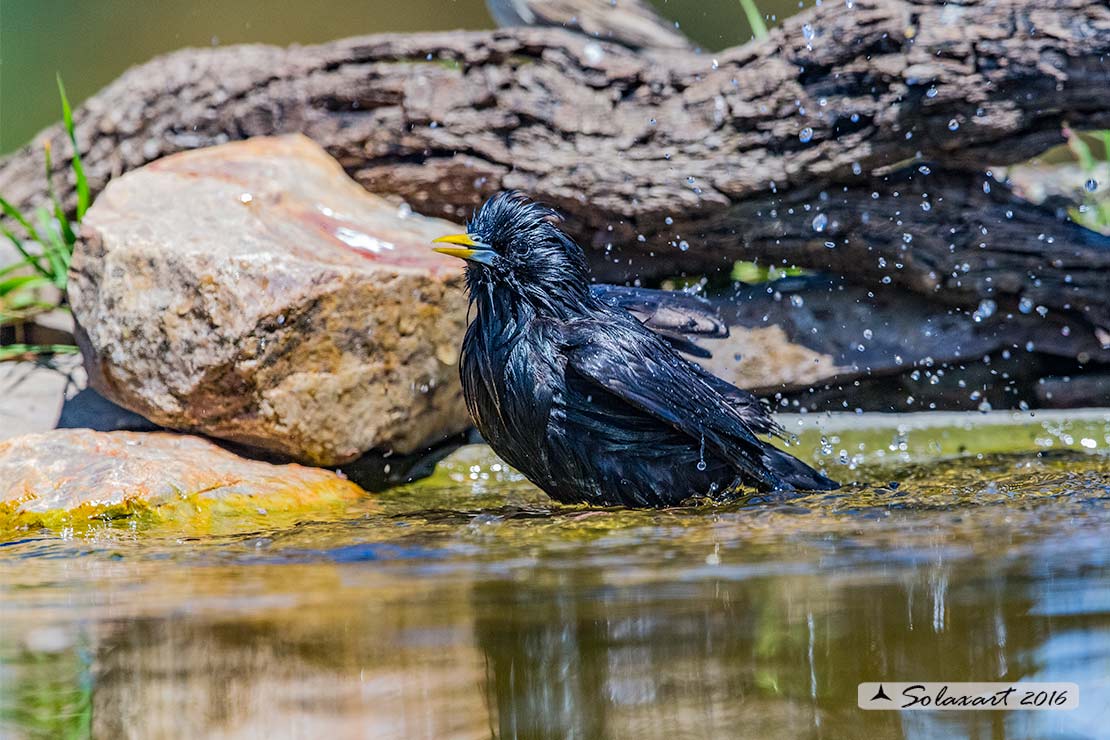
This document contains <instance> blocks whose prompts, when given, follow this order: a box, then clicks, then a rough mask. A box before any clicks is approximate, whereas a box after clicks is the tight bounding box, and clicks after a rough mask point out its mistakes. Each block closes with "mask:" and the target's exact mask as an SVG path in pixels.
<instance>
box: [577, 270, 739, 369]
mask: <svg viewBox="0 0 1110 740" xmlns="http://www.w3.org/2000/svg"><path fill="white" fill-rule="evenodd" d="M590 292H591V293H593V295H594V297H595V298H597V299H599V300H601V301H602V302H603V303H605V304H607V305H609V306H612V307H614V308H623V309H624V310H625V311H628V312H629V313H630V314H632V315H633V316H635V317H636V318H637V319H638V320H639V321H640V323H641V324H643V325H644V326H646V327H647V328H649V329H651V330H652V331H654V332H655V333H656V334H658V335H659V336H661V337H662V338H663V339H665V340H667V342H668V343H669V344H670V345H671V346H672V347H674V348H675V349H677V350H679V351H680V352H685V353H686V354H688V355H691V356H693V357H712V356H713V355H712V353H710V352H709V350H707V349H704V348H702V347H699V346H698V345H696V344H694V343H693V342H691V341H690V340H689V339H688V338H687V337H689V336H701V337H715V338H721V337H727V336H728V324H726V323H725V322H724V320H723V319H722V318H721V315H720V314H719V313H718V312H717V309H716V308H715V307H714V306H713V304H712V303H710V302H709V301H707V300H705V299H704V298H699V297H698V296H696V295H691V294H689V293H683V292H682V291H678V290H652V289H650V288H629V287H625V286H622V285H605V284H602V283H598V284H595V285H591V286H590Z"/></svg>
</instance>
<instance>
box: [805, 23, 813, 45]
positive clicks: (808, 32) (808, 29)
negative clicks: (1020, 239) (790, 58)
mask: <svg viewBox="0 0 1110 740" xmlns="http://www.w3.org/2000/svg"><path fill="white" fill-rule="evenodd" d="M802 36H804V37H805V40H806V41H812V40H813V36H814V32H813V26H811V25H809V24H808V23H806V24H805V25H804V26H802Z"/></svg>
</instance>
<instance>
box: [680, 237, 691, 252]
mask: <svg viewBox="0 0 1110 740" xmlns="http://www.w3.org/2000/svg"><path fill="white" fill-rule="evenodd" d="M678 248H679V250H680V251H683V252H685V251H686V250H687V249H689V248H690V242H688V241H686V240H685V239H683V240H682V241H680V242H679V243H678Z"/></svg>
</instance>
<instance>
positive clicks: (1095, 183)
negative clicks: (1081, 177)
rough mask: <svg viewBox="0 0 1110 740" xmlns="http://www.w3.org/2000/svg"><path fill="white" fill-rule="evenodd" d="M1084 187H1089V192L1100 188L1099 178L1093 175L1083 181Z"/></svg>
mask: <svg viewBox="0 0 1110 740" xmlns="http://www.w3.org/2000/svg"><path fill="white" fill-rule="evenodd" d="M1083 187H1085V188H1087V192H1088V193H1093V192H1095V191H1096V190H1098V180H1096V179H1095V178H1093V177H1092V178H1091V179H1090V180H1088V181H1087V182H1085V183H1083Z"/></svg>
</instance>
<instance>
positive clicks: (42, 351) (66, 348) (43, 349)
mask: <svg viewBox="0 0 1110 740" xmlns="http://www.w3.org/2000/svg"><path fill="white" fill-rule="evenodd" d="M75 354H77V347H75V346H74V345H72V344H9V345H7V346H5V347H0V361H2V360H12V359H16V358H18V357H24V356H26V355H75Z"/></svg>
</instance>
